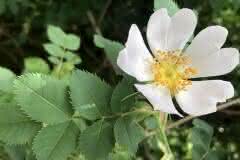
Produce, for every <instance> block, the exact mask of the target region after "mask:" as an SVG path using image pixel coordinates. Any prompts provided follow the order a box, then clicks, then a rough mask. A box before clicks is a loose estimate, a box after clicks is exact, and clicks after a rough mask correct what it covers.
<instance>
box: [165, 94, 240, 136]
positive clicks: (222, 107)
mask: <svg viewBox="0 0 240 160" xmlns="http://www.w3.org/2000/svg"><path fill="white" fill-rule="evenodd" d="M236 104H240V97H239V98H237V99H234V100H232V101H229V102H226V103H223V104H220V105H219V106H218V107H217V110H218V111H220V110H223V109H226V108H228V107H231V106H233V105H236ZM196 117H199V116H187V117H185V118H183V119H181V120H179V121H176V122H174V123H171V124H169V125H168V126H167V127H166V131H168V130H170V129H172V128H175V127H178V126H180V125H182V124H184V123H186V122H188V121H190V120H192V119H194V118H196Z"/></svg>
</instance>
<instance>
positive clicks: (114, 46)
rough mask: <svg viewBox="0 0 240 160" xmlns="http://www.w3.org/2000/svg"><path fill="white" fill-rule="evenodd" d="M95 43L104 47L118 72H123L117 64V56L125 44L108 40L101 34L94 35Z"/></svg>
mask: <svg viewBox="0 0 240 160" xmlns="http://www.w3.org/2000/svg"><path fill="white" fill-rule="evenodd" d="M94 43H95V45H96V46H97V47H99V48H103V49H104V51H105V53H106V55H107V57H108V59H109V60H110V62H111V63H112V65H113V67H114V69H115V71H116V73H117V74H121V71H120V69H119V68H118V66H117V57H118V54H119V52H120V51H121V50H122V49H123V48H124V46H123V45H122V44H121V43H119V42H116V41H111V40H108V39H106V38H104V37H102V36H100V35H95V36H94Z"/></svg>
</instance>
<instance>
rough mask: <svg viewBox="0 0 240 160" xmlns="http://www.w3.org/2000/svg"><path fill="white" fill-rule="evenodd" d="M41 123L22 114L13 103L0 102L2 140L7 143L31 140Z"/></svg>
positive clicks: (0, 134)
mask: <svg viewBox="0 0 240 160" xmlns="http://www.w3.org/2000/svg"><path fill="white" fill-rule="evenodd" d="M40 128H41V125H40V124H38V123H35V122H33V121H31V119H30V118H28V117H27V116H26V115H24V114H22V113H21V111H20V110H19V108H18V106H17V105H16V104H13V103H11V104H10V103H8V104H7V103H6V104H0V140H1V141H3V142H5V143H7V144H10V145H11V144H26V143H29V142H31V140H32V139H33V137H34V136H35V135H36V134H37V131H38V130H39V129H40Z"/></svg>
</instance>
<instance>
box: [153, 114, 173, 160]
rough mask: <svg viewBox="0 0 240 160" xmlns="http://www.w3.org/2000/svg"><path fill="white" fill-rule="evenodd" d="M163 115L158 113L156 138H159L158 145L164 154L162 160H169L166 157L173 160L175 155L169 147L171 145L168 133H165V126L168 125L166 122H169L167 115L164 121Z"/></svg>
mask: <svg viewBox="0 0 240 160" xmlns="http://www.w3.org/2000/svg"><path fill="white" fill-rule="evenodd" d="M162 115H163V114H162V113H161V114H159V113H157V114H156V118H157V119H158V126H159V128H158V132H156V135H155V136H156V138H157V141H158V142H157V143H158V146H159V148H160V149H161V150H162V151H163V152H164V156H163V157H162V158H161V160H164V159H167V158H166V157H169V159H172V157H173V154H172V151H171V148H170V146H169V143H168V139H167V135H166V132H165V125H166V122H167V118H168V116H167V114H166V115H164V119H162V117H161V116H162Z"/></svg>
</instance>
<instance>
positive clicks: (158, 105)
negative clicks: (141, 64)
mask: <svg viewBox="0 0 240 160" xmlns="http://www.w3.org/2000/svg"><path fill="white" fill-rule="evenodd" d="M135 87H136V88H137V90H138V91H139V92H141V93H142V94H143V95H144V96H145V97H146V98H147V99H148V100H149V102H150V103H151V104H152V105H153V108H154V110H160V111H162V112H166V113H171V114H177V115H179V116H181V115H180V114H179V113H178V111H177V110H176V109H175V107H174V105H173V101H172V97H171V94H170V91H169V90H168V89H167V88H166V87H163V86H156V85H154V84H144V85H143V84H135Z"/></svg>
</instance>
